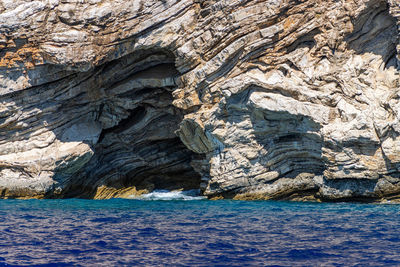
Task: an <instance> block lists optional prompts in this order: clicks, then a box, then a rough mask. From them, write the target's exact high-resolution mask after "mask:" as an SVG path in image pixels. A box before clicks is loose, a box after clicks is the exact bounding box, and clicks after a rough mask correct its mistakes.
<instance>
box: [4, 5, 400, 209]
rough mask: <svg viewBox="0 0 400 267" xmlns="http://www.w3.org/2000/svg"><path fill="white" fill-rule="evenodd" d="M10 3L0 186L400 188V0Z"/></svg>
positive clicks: (96, 193)
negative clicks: (399, 29) (399, 21)
mask: <svg viewBox="0 0 400 267" xmlns="http://www.w3.org/2000/svg"><path fill="white" fill-rule="evenodd" d="M0 12H1V13H0V49H1V50H0V196H1V197H5V198H15V197H49V198H53V197H56V198H57V197H95V198H108V197H115V196H126V195H130V194H136V193H140V192H144V191H146V190H147V191H151V190H153V189H193V188H200V189H201V192H202V194H204V195H206V196H208V197H210V198H214V197H216V198H218V197H230V198H238V199H255V198H256V199H311V200H314V199H318V200H354V199H362V200H373V201H381V200H387V199H397V198H399V197H400V94H399V93H400V90H399V84H400V83H399V81H400V79H399V78H400V76H399V70H398V69H399V68H398V66H399V65H398V58H397V55H398V51H400V46H398V43H399V39H398V38H399V33H398V26H397V24H398V17H399V16H400V1H398V0H341V1H337V0H324V1H322V0H298V1H297V0H253V1H251V0H219V1H212V0H210V1H206V0H124V1H122V0H88V1H78V0H40V1H31V0H13V1H9V0H1V1H0Z"/></svg>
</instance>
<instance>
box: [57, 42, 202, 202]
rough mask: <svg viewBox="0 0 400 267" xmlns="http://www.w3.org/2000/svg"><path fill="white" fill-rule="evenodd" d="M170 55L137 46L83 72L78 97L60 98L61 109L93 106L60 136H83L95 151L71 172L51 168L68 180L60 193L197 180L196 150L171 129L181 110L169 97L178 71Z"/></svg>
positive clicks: (183, 186) (190, 185)
mask: <svg viewBox="0 0 400 267" xmlns="http://www.w3.org/2000/svg"><path fill="white" fill-rule="evenodd" d="M174 62H175V58H174V56H173V55H172V54H171V53H168V52H167V51H163V50H155V51H141V52H136V53H134V54H130V55H127V56H125V57H122V58H120V59H116V60H114V61H111V62H108V63H105V64H103V65H101V66H98V67H96V68H95V69H94V70H92V71H89V72H88V73H87V74H86V76H87V78H86V79H85V80H84V81H83V82H82V83H81V84H80V88H81V89H82V88H84V89H85V90H84V91H83V92H82V93H81V95H80V96H79V100H77V99H75V101H73V102H71V101H66V102H64V103H63V105H62V107H61V109H60V112H62V113H68V114H71V113H73V110H74V107H76V105H79V106H81V105H87V106H88V107H90V110H91V112H89V115H86V116H84V118H83V119H82V118H79V120H77V121H76V122H71V124H70V125H69V126H68V127H67V128H65V127H64V129H63V130H62V131H59V133H58V134H57V138H58V139H59V140H61V141H65V142H74V141H78V142H84V143H87V144H88V145H90V146H91V147H92V150H93V152H94V154H93V156H92V157H91V159H90V160H89V161H88V162H87V163H86V164H85V165H84V166H83V167H82V168H80V169H79V170H78V171H77V172H75V173H74V174H73V175H72V176H69V177H66V176H65V175H63V174H62V173H61V174H57V175H56V176H55V179H56V180H57V182H58V183H59V184H63V183H64V184H65V185H66V186H65V188H64V190H63V193H62V194H61V196H62V197H84V198H93V197H97V198H104V197H109V196H110V195H107V192H106V194H105V195H98V194H97V193H98V190H97V189H98V188H100V187H104V186H105V187H107V188H112V190H111V191H112V192H117V191H118V190H124V189H126V188H132V187H135V188H136V189H137V190H141V189H145V190H148V191H152V190H156V189H168V190H178V189H179V190H190V189H199V188H200V176H199V174H198V173H197V172H195V171H194V169H193V168H192V166H191V160H192V157H193V152H192V151H190V150H189V149H187V148H186V147H185V146H184V144H183V143H182V142H181V141H180V139H179V138H178V137H177V136H176V134H175V131H176V130H177V129H178V127H179V123H180V122H181V121H182V119H183V116H184V113H183V112H182V111H181V110H179V109H178V108H176V107H174V106H173V105H172V101H173V97H172V91H173V90H174V89H175V88H176V82H175V80H176V79H177V78H178V77H179V72H178V71H177V70H176V68H175V65H174ZM75 116H76V115H75ZM82 120H84V121H85V122H84V123H81V122H80V121H82ZM85 127H86V128H85ZM85 136H86V137H85ZM87 136H89V137H90V138H87ZM96 194H97V195H96ZM111 194H113V193H111ZM111 196H116V195H111Z"/></svg>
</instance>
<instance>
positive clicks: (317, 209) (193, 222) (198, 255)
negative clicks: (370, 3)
mask: <svg viewBox="0 0 400 267" xmlns="http://www.w3.org/2000/svg"><path fill="white" fill-rule="evenodd" d="M399 210H400V206H397V205H366V204H340V203H339V204H318V203H314V204H312V203H291V202H265V201H264V202H242V201H227V200H224V201H207V200H194V201H182V200H180V201H146V200H122V199H114V200H104V201H103V200H102V201H99V200H76V199H73V200H0V234H1V236H0V265H1V266H4V265H5V266H13V265H18V266H20V265H45V266H47V265H48V266H53V265H58V266H71V265H73V266H121V265H129V266H143V265H145V266H165V265H168V266H270V265H271V266H343V265H345V266H379V265H385V266H395V265H397V266H398V265H400V242H399V241H400V213H399Z"/></svg>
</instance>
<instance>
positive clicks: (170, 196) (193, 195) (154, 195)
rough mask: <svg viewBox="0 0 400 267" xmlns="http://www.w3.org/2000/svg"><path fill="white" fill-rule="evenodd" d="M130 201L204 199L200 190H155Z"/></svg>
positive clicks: (134, 197)
mask: <svg viewBox="0 0 400 267" xmlns="http://www.w3.org/2000/svg"><path fill="white" fill-rule="evenodd" d="M131 198H132V199H140V200H202V199H206V197H203V196H200V190H195V189H194V190H188V191H168V190H155V191H153V192H151V193H148V194H143V195H141V196H131Z"/></svg>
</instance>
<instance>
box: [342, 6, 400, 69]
mask: <svg viewBox="0 0 400 267" xmlns="http://www.w3.org/2000/svg"><path fill="white" fill-rule="evenodd" d="M370 5H371V8H367V9H365V10H364V12H362V13H361V14H360V15H359V16H358V17H357V18H355V20H354V21H353V24H354V25H355V27H354V30H353V32H352V33H351V34H349V35H348V36H347V37H346V39H345V40H346V42H347V43H348V46H349V48H350V49H352V50H354V51H355V52H356V53H357V54H364V53H372V54H375V55H380V56H381V57H382V60H383V62H384V63H385V66H383V67H384V68H389V67H391V66H393V67H395V68H396V67H398V66H397V61H396V54H397V51H396V46H397V44H398V42H399V40H398V36H399V34H398V26H397V23H396V19H395V18H394V17H393V16H392V15H391V14H390V12H389V6H388V3H387V1H382V0H373V1H371V3H370Z"/></svg>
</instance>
